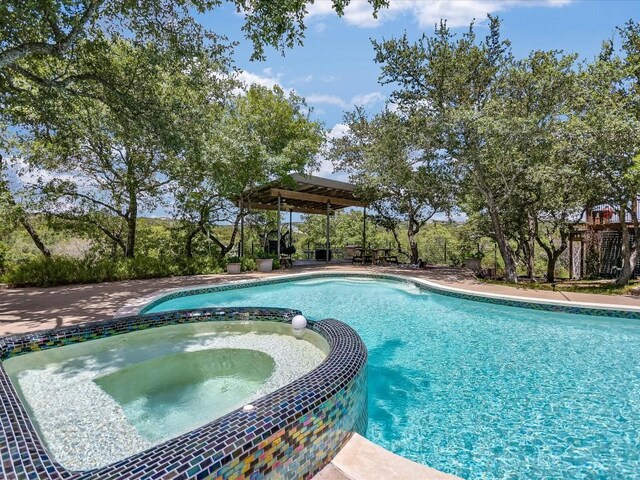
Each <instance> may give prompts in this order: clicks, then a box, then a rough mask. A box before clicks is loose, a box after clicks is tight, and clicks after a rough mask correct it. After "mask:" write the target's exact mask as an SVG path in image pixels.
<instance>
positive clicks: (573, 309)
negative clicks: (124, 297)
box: [140, 272, 640, 319]
mask: <svg viewBox="0 0 640 480" xmlns="http://www.w3.org/2000/svg"><path fill="white" fill-rule="evenodd" d="M317 278H371V279H377V280H391V281H394V282H400V283H406V284H410V285H414V286H416V287H418V288H420V289H422V290H425V291H429V292H432V293H437V294H439V295H446V296H448V297H456V298H462V299H464V300H471V301H474V302H484V303H492V304H495V305H507V306H510V307H518V308H530V309H533V310H546V311H551V312H562V313H575V314H578V315H599V316H604V317H616V318H631V319H640V311H637V310H636V311H633V310H622V309H613V308H597V307H582V306H570V305H560V304H553V303H538V302H532V301H527V300H516V299H510V298H499V297H488V296H484V295H482V294H481V293H478V294H477V295H475V294H470V293H464V292H458V291H451V290H448V289H446V288H438V287H437V286H433V285H428V284H426V283H424V282H421V281H419V280H414V279H411V278H407V277H401V276H399V275H389V274H384V273H356V272H340V273H335V272H328V273H323V272H316V273H309V274H302V275H296V276H294V277H291V276H288V277H275V278H270V279H265V280H256V281H251V282H238V283H229V284H224V285H213V286H210V287H199V288H191V289H185V290H178V291H175V292H171V293H168V294H166V295H163V296H160V297H158V298H156V299H154V300H152V301H151V302H149V304H147V305H145V306H144V307H143V308H142V309H141V310H140V313H141V314H143V313H145V312H148V311H149V310H151V309H152V308H153V307H155V306H157V305H159V304H161V303H163V302H166V301H167V300H172V299H174V298H180V297H188V296H191V295H200V294H204V293H213V292H222V291H225V290H236V289H239V288H249V287H259V286H263V285H274V284H278V283H287V282H295V281H299V280H309V279H317Z"/></svg>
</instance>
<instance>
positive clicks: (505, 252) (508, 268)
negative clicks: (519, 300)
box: [474, 165, 518, 283]
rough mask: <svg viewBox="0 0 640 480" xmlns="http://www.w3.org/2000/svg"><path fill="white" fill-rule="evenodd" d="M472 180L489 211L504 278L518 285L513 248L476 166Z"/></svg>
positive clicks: (489, 191) (478, 166) (487, 187)
mask: <svg viewBox="0 0 640 480" xmlns="http://www.w3.org/2000/svg"><path fill="white" fill-rule="evenodd" d="M474 179H475V183H476V186H477V187H478V190H480V192H481V193H482V195H483V196H484V199H485V202H486V204H487V210H488V211H489V217H490V218H491V226H492V227H493V233H494V235H495V238H496V243H497V244H498V249H499V250H500V255H501V256H502V261H503V262H504V276H505V279H506V280H507V282H511V283H518V270H517V266H516V259H515V254H514V252H513V248H511V245H509V241H508V239H507V236H506V235H505V233H504V230H503V229H502V224H501V223H500V214H499V212H498V205H497V204H496V200H495V198H493V193H492V192H491V189H490V188H489V186H488V185H487V182H485V180H484V177H483V172H482V167H481V166H480V165H476V170H475V172H474Z"/></svg>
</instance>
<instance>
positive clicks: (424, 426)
mask: <svg viewBox="0 0 640 480" xmlns="http://www.w3.org/2000/svg"><path fill="white" fill-rule="evenodd" d="M243 305H252V306H265V307H266V306H269V307H276V306H277V307H288V308H297V309H299V310H302V312H303V313H304V314H305V315H306V316H307V317H308V318H310V319H320V318H326V317H333V318H338V319H340V320H342V321H344V322H346V323H347V324H349V325H350V326H352V327H353V328H354V329H355V330H356V331H357V332H358V333H359V334H360V336H361V337H362V339H363V340H364V342H365V344H366V345H367V347H368V350H369V362H368V386H369V387H368V388H369V393H368V395H369V424H368V425H369V426H368V430H367V437H368V438H369V439H370V440H372V441H374V442H376V443H378V444H379V445H381V446H383V447H385V448H387V449H389V450H391V451H393V452H395V453H398V454H400V455H402V456H404V457H407V458H410V459H412V460H415V461H417V462H420V463H424V464H427V465H429V466H431V467H434V468H437V469H439V470H442V471H445V472H449V473H453V474H456V475H459V476H461V477H463V478H567V479H568V478H571V479H573V478H640V473H639V472H640V429H639V427H638V426H639V425H640V321H639V320H637V319H624V318H609V317H603V316H597V315H576V314H568V313H557V312H551V311H539V310H532V309H527V308H517V307H511V306H504V305H495V304H489V303H483V302H475V301H470V300H465V299H461V298H455V297H452V296H444V295H439V294H437V293H432V292H428V291H425V290H422V289H419V288H418V287H417V286H415V285H413V284H408V283H399V282H394V281H389V280H371V279H357V278H338V277H333V278H313V279H307V280H295V281H291V282H286V283H277V284H273V285H263V286H255V287H247V288H237V289H233V290H227V291H221V292H215V293H204V294H199V295H191V296H184V297H179V298H174V299H171V300H167V301H165V302H162V303H159V304H156V305H155V306H153V307H152V308H151V309H150V310H149V311H151V312H158V311H166V310H173V309H183V308H196V307H198V308H199V307H204V306H243Z"/></svg>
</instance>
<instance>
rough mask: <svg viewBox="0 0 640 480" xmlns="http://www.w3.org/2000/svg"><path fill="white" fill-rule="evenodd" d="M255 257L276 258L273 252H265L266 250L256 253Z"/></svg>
mask: <svg viewBox="0 0 640 480" xmlns="http://www.w3.org/2000/svg"><path fill="white" fill-rule="evenodd" d="M255 257H256V258H258V259H262V260H266V259H267V258H274V257H273V255H272V254H270V253H269V252H265V251H264V250H261V251H259V252H258V253H256V254H255Z"/></svg>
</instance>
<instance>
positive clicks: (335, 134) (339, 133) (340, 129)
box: [327, 123, 349, 140]
mask: <svg viewBox="0 0 640 480" xmlns="http://www.w3.org/2000/svg"><path fill="white" fill-rule="evenodd" d="M348 132H349V126H348V125H345V124H344V123H336V124H335V125H334V126H333V128H332V129H331V130H329V133H327V138H329V140H333V139H334V138H341V137H344V136H345V135H346V134H347V133H348Z"/></svg>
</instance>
